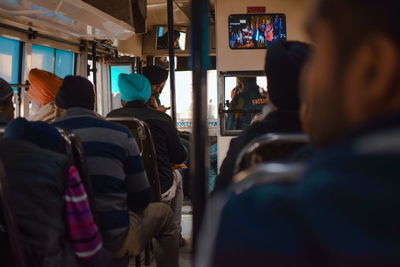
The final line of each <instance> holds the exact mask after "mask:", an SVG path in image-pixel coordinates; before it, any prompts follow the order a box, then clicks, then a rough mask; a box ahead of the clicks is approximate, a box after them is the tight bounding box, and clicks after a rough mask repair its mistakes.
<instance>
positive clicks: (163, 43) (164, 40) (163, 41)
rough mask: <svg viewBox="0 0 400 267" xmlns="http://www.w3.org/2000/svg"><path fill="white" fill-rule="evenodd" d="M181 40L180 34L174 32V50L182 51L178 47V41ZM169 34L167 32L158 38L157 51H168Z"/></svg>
mask: <svg viewBox="0 0 400 267" xmlns="http://www.w3.org/2000/svg"><path fill="white" fill-rule="evenodd" d="M180 39H181V32H180V31H177V30H174V48H175V49H176V50H182V48H181V47H180V45H179V41H180ZM168 40H169V33H168V31H167V32H166V33H164V35H163V36H161V37H159V38H158V40H157V49H168V47H169V43H168Z"/></svg>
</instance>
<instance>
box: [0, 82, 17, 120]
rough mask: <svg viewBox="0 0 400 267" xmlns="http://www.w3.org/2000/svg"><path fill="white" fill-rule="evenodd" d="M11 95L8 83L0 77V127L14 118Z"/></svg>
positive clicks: (12, 93)
mask: <svg viewBox="0 0 400 267" xmlns="http://www.w3.org/2000/svg"><path fill="white" fill-rule="evenodd" d="M13 95H14V92H13V90H12V89H11V87H10V85H9V84H8V83H7V82H6V81H5V80H3V79H2V78H0V127H4V126H6V125H7V123H8V122H9V121H10V120H12V119H14V110H15V108H14V103H13V101H12V97H13Z"/></svg>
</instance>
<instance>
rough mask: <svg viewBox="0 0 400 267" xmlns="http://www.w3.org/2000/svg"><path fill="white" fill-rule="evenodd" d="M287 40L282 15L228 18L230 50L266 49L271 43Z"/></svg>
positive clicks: (250, 15)
mask: <svg viewBox="0 0 400 267" xmlns="http://www.w3.org/2000/svg"><path fill="white" fill-rule="evenodd" d="M279 39H283V40H286V39H287V33H286V16H285V15H284V14H242V15H230V16H229V47H230V48H231V49H268V48H269V47H270V46H271V43H272V41H274V40H279Z"/></svg>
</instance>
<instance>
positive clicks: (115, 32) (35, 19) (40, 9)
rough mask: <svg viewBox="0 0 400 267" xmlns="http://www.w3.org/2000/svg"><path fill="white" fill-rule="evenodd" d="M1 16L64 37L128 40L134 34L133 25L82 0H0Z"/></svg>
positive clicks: (6, 22) (14, 24) (24, 26)
mask: <svg viewBox="0 0 400 267" xmlns="http://www.w3.org/2000/svg"><path fill="white" fill-rule="evenodd" d="M114 2H115V1H114ZM0 17H1V21H0V22H1V23H3V24H8V25H13V26H16V27H21V28H25V29H26V28H33V29H34V30H36V31H40V32H41V33H43V34H48V35H53V36H54V35H57V36H58V37H60V38H65V39H86V40H93V39H114V40H126V39H128V38H130V37H131V36H133V35H134V34H135V28H134V26H133V25H131V24H129V23H127V22H125V21H122V20H120V19H117V18H115V17H113V16H112V15H110V14H107V13H106V12H104V11H101V10H100V9H98V8H95V7H93V6H92V5H90V4H88V3H85V2H84V1H81V0H58V1H48V0H24V1H20V0H0Z"/></svg>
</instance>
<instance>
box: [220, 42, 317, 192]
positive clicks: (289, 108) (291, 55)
mask: <svg viewBox="0 0 400 267" xmlns="http://www.w3.org/2000/svg"><path fill="white" fill-rule="evenodd" d="M309 53H310V48H309V47H308V45H306V44H304V43H299V42H286V41H283V40H277V41H275V42H273V44H272V46H271V48H270V50H269V51H268V53H267V56H266V60H265V72H266V74H267V79H268V95H269V99H270V101H271V104H272V105H273V108H274V110H273V111H272V112H271V113H269V114H268V115H267V116H266V117H265V118H264V119H263V120H262V121H261V122H258V123H255V124H253V125H251V126H250V127H249V128H248V129H246V130H245V131H244V132H243V133H241V135H240V136H239V137H238V138H235V139H233V140H232V141H231V144H230V146H229V151H228V154H227V156H226V158H225V159H224V161H223V163H222V165H221V169H220V173H219V175H218V177H217V179H216V187H215V189H216V190H220V189H223V188H226V187H227V186H228V185H229V184H230V183H231V180H232V178H233V175H234V173H233V170H234V168H235V164H236V160H237V157H238V155H239V153H240V151H241V150H242V149H243V148H245V146H246V145H247V144H249V143H250V142H251V141H252V140H254V139H255V138H257V137H259V136H261V135H263V134H266V133H299V132H301V131H302V130H301V125H300V115H299V109H300V100H299V85H300V81H299V80H300V72H301V70H302V68H303V67H304V64H305V63H306V60H307V59H308V56H309Z"/></svg>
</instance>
